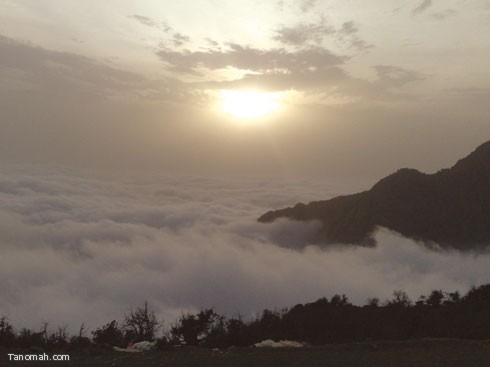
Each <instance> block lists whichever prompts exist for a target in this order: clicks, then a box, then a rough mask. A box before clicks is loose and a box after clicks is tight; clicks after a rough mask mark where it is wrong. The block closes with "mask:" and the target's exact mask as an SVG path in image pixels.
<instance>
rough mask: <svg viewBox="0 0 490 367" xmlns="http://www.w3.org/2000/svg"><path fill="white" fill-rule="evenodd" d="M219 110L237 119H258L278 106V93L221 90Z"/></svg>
mask: <svg viewBox="0 0 490 367" xmlns="http://www.w3.org/2000/svg"><path fill="white" fill-rule="evenodd" d="M220 97H221V98H220V108H221V110H222V111H224V112H225V113H227V114H230V115H232V116H234V117H237V118H239V119H245V120H250V119H258V118H261V117H264V116H265V115H267V114H269V113H271V112H273V111H274V110H276V109H277V108H279V106H280V95H279V93H266V92H258V91H253V90H223V91H221V96H220Z"/></svg>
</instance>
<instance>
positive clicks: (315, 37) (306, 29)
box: [274, 23, 335, 47]
mask: <svg viewBox="0 0 490 367" xmlns="http://www.w3.org/2000/svg"><path fill="white" fill-rule="evenodd" d="M334 33H335V29H334V28H333V27H330V26H327V25H326V24H323V23H322V24H305V23H300V24H297V25H295V26H292V27H281V28H279V29H278V30H276V36H275V37H274V39H275V40H277V41H279V42H281V43H283V44H289V45H293V46H303V47H304V46H306V45H308V44H314V45H320V44H321V43H322V42H323V40H324V39H325V37H326V36H329V35H332V34H334Z"/></svg>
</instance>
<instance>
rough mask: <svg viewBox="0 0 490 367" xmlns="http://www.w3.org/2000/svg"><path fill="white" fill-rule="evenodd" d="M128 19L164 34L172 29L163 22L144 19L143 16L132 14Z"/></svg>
mask: <svg viewBox="0 0 490 367" xmlns="http://www.w3.org/2000/svg"><path fill="white" fill-rule="evenodd" d="M129 18H132V19H135V20H137V21H138V22H139V23H141V24H143V25H145V26H148V27H151V28H158V29H161V30H163V31H164V32H170V31H172V27H170V26H169V25H168V24H167V23H166V22H163V21H156V20H154V19H151V18H148V17H145V16H144V15H138V14H133V15H130V16H129Z"/></svg>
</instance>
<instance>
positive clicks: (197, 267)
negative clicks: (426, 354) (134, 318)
mask: <svg viewBox="0 0 490 367" xmlns="http://www.w3.org/2000/svg"><path fill="white" fill-rule="evenodd" d="M488 34H490V1H484V0H473V1H464V0H446V1H442V0H420V1H402V0H400V1H395V2H393V1H388V0H379V1H376V2H374V1H370V2H366V1H358V0H349V1H345V0H344V1H340V0H295V1H288V0H278V1H266V2H264V1H244V0H233V1H231V0H230V1H228V0H226V1H225V0H222V1H221V0H193V1H185V0H182V1H178V2H177V1H162V0H145V1H138V2H135V1H128V0H117V1H116V0H106V1H103V2H101V1H94V0H85V1H78V0H44V1H37V0H0V164H1V167H2V169H1V172H0V219H1V221H0V226H2V228H0V229H1V230H0V254H1V256H0V259H1V260H0V265H1V266H0V276H1V279H7V281H2V282H0V293H1V294H2V295H5V297H3V298H2V300H0V314H1V313H7V314H9V315H10V317H12V319H13V321H16V322H18V324H19V326H22V325H27V326H32V325H37V323H40V322H41V321H43V319H44V320H48V321H51V322H52V323H53V324H54V325H56V324H58V323H66V324H69V325H70V326H74V327H76V326H78V325H77V323H81V322H86V323H87V325H89V326H90V327H96V326H99V325H100V323H103V322H107V321H110V320H112V319H115V318H117V317H119V316H120V315H122V313H123V312H124V311H125V310H126V309H127V307H129V306H135V305H138V304H140V303H141V302H143V301H144V300H145V299H146V300H149V301H150V303H152V304H153V305H155V306H156V308H157V311H158V313H159V315H161V316H164V317H165V318H166V320H170V321H171V320H172V317H175V316H178V315H179V314H180V312H181V310H196V309H199V308H201V307H211V306H215V307H217V308H218V310H219V311H221V312H224V313H227V314H230V315H233V314H236V313H239V312H241V313H246V314H251V313H253V312H258V311H260V310H261V309H262V308H263V307H271V308H274V307H276V306H277V307H283V306H291V305H293V304H294V303H297V302H308V301H312V300H314V299H316V298H319V297H322V296H331V295H332V294H333V293H335V292H338V293H346V294H347V295H348V296H350V297H351V298H352V299H353V300H354V301H355V302H357V303H362V302H363V301H364V300H365V299H366V298H367V297H368V296H378V297H387V296H389V295H390V294H391V292H392V291H393V290H394V289H405V290H406V291H408V292H409V294H410V295H412V296H414V295H420V294H421V293H424V292H428V291H430V290H432V289H440V288H442V289H447V290H449V291H453V290H455V289H459V290H461V291H466V290H467V289H468V288H469V287H470V286H471V285H476V284H480V283H483V282H488V277H489V275H490V273H489V271H488V269H489V268H488V256H487V255H481V256H478V257H472V256H470V255H464V256H463V255H460V254H456V253H435V252H429V251H428V250H426V249H425V248H423V247H421V246H420V245H419V244H417V243H415V242H413V241H408V240H405V239H401V238H399V237H397V236H396V235H395V234H392V233H387V232H383V231H381V232H380V233H381V234H380V235H379V238H378V242H379V247H377V248H376V249H353V248H345V249H338V248H331V249H329V250H320V249H318V248H317V247H316V246H315V244H314V243H310V242H311V241H312V238H313V233H314V231H315V229H316V227H315V226H316V224H315V223H307V224H299V223H290V222H283V221H280V222H278V223H274V224H272V225H270V226H264V225H261V224H258V223H256V218H257V217H258V216H260V215H261V214H263V213H264V212H265V211H267V210H269V209H275V208H281V207H284V206H290V205H294V204H295V203H297V202H300V201H301V202H308V201H311V200H319V199H327V198H330V197H333V196H335V195H338V194H347V193H352V192H355V191H358V190H364V189H367V188H369V187H370V185H371V184H372V183H374V182H375V181H376V180H377V179H379V178H381V177H383V176H385V175H387V174H389V173H392V172H393V171H395V170H397V169H399V168H401V167H412V168H416V169H419V170H421V171H424V172H434V171H437V170H439V169H442V168H446V167H449V166H451V165H452V164H454V163H455V162H456V161H457V160H458V159H459V158H461V157H464V156H466V155H467V154H469V153H470V152H471V151H472V150H473V149H475V148H476V147H477V146H478V145H479V144H481V143H483V142H484V141H487V140H489V139H490V121H489V116H490V113H489V112H490V105H489V103H488V101H490V73H489V72H488V60H490V37H488ZM243 91H249V92H243ZM250 91H252V92H250ZM227 93H228V95H232V96H235V95H236V93H249V94H248V95H249V96H252V97H253V98H249V100H250V101H252V102H251V103H252V105H253V104H254V103H258V104H262V107H261V108H262V110H263V111H265V112H266V113H261V114H259V115H257V114H256V113H251V112H253V111H248V109H246V108H245V109H243V106H240V105H241V104H242V103H241V101H243V99H240V98H232V99H230V101H229V105H232V107H230V108H232V110H233V109H234V110H235V111H236V109H237V108H238V111H239V113H235V112H233V111H231V113H227V111H226V108H220V107H217V106H219V101H220V98H222V96H223V94H224V95H227ZM250 93H251V94H250ZM257 96H259V97H257ZM260 96H262V97H260ZM255 101H258V102H255ZM264 101H272V102H267V103H266V102H264ZM247 103H248V102H247ZM237 105H238V107H237ZM228 112H229V111H228ZM243 116H245V117H247V118H249V117H250V116H251V118H249V119H248V122H249V123H237V121H238V120H239V119H240V118H241V117H243ZM294 241H302V242H303V243H307V244H309V245H310V246H307V247H306V250H304V251H295V250H292V249H291V246H292V242H294ZM203 259H204V260H203ZM273 270H274V271H273ZM325 279H327V280H328V281H326V280H325ZM60 299H62V300H63V302H62V303H60V301H59V300H60Z"/></svg>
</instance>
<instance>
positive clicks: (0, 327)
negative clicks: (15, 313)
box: [0, 316, 15, 347]
mask: <svg viewBox="0 0 490 367" xmlns="http://www.w3.org/2000/svg"><path fill="white" fill-rule="evenodd" d="M14 343H15V332H14V327H13V326H12V325H11V324H10V323H9V321H8V317H7V316H2V317H0V346H4V347H10V346H12V345H13V344H14Z"/></svg>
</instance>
